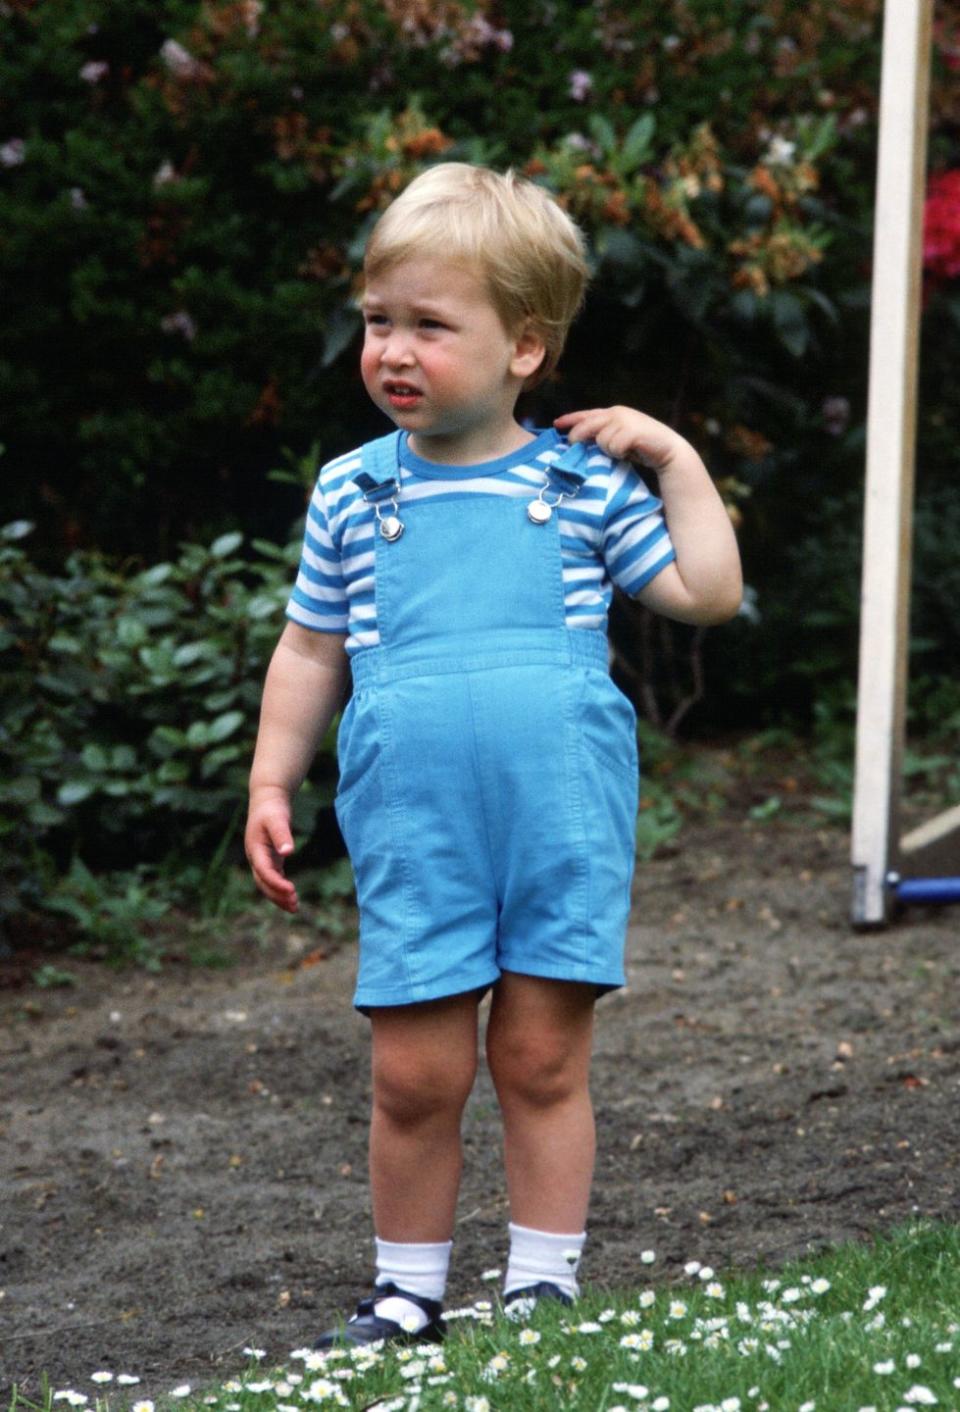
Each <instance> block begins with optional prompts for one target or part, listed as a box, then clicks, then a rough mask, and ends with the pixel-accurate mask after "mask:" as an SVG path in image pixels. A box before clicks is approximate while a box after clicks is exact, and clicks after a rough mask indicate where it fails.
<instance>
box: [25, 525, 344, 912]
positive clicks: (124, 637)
mask: <svg viewBox="0 0 960 1412" xmlns="http://www.w3.org/2000/svg"><path fill="white" fill-rule="evenodd" d="M29 528H30V527H29V525H28V524H26V523H23V522H19V523H14V524H11V525H8V526H7V527H6V528H5V529H4V530H3V531H2V532H0V883H2V886H3V894H4V898H5V900H4V903H3V906H4V908H5V910H6V911H7V913H10V912H13V911H16V910H18V909H19V908H21V907H23V906H25V905H28V904H30V903H31V902H39V901H40V900H41V898H42V897H43V895H44V893H45V892H48V891H49V889H50V887H51V886H52V884H53V882H54V880H55V876H56V874H57V873H58V872H59V873H62V872H64V871H65V870H66V869H67V867H68V865H69V863H70V860H72V859H77V858H79V859H81V860H82V863H83V864H85V865H87V866H89V867H92V868H99V869H103V868H118V869H132V868H134V867H144V866H149V865H154V866H158V865H159V864H161V863H163V864H164V865H165V867H166V868H167V870H168V872H172V871H174V870H175V869H177V868H179V869H183V868H184V867H185V866H191V867H192V866H193V865H195V864H196V862H197V860H198V859H200V860H202V862H203V863H204V864H206V863H207V861H208V860H209V858H210V857H211V856H212V855H214V854H215V853H216V852H217V850H218V848H221V849H222V847H223V845H224V842H225V840H230V839H235V838H236V837H237V836H238V835H239V834H241V833H242V827H241V825H242V813H243V809H244V807H245V798H246V779H247V774H248V772H249V768H250V760H251V756H252V750H253V740H254V736H255V732H256V725H257V718H258V707H259V697H260V687H261V683H262V680H263V675H264V671H265V669H266V664H267V661H268V659H269V655H270V652H271V651H272V648H273V645H274V643H275V641H276V637H277V634H278V631H279V626H280V624H281V623H282V607H283V604H284V602H285V600H286V596H287V593H288V591H289V586H290V581H291V578H292V575H293V572H294V566H295V564H296V561H297V556H298V553H299V541H295V542H291V544H290V545H288V546H287V547H285V548H279V547H277V546H274V545H271V544H267V543H264V542H262V541H254V543H253V544H252V545H251V546H250V549H249V550H248V551H247V552H246V553H245V554H242V553H241V545H242V537H241V535H239V534H228V535H224V536H221V537H220V538H219V539H217V540H215V541H214V542H213V543H212V544H211V545H209V546H208V547H207V546H200V545H186V546H185V547H184V548H183V549H182V550H181V552H180V554H179V556H178V557H177V558H176V559H175V560H172V561H169V562H164V563H160V564H155V565H153V566H151V567H150V568H140V567H137V566H135V565H129V564H128V565H117V564H113V563H111V562H109V561H108V560H106V559H105V558H103V557H102V556H101V555H99V554H94V553H81V552H75V553H74V554H72V555H71V556H70V557H69V558H68V560H67V562H66V565H65V567H64V569H63V572H62V573H59V574H49V573H47V572H46V571H45V570H43V569H40V568H38V567H37V566H36V565H35V564H33V563H32V562H31V560H30V558H29V556H28V555H27V552H26V550H25V547H24V540H25V539H26V537H27V535H28V533H29ZM325 771H329V760H328V758H327V756H326V755H322V756H321V761H320V763H319V766H318V775H317V778H318V781H319V787H318V788H315V789H313V790H312V791H311V790H308V791H307V792H306V794H305V795H304V798H303V800H302V801H301V805H300V810H301V812H300V817H299V825H300V831H301V834H304V833H306V834H309V833H310V831H311V829H312V827H313V823H314V821H315V817H316V813H317V810H318V809H319V808H320V806H321V804H323V803H324V802H326V801H327V799H328V795H329V790H328V789H327V787H326V784H325ZM235 851H239V850H238V847H237V849H236V850H235ZM195 881H196V879H195ZM200 881H201V882H202V878H201V879H200ZM78 896H79V894H78ZM0 920H2V917H0Z"/></svg>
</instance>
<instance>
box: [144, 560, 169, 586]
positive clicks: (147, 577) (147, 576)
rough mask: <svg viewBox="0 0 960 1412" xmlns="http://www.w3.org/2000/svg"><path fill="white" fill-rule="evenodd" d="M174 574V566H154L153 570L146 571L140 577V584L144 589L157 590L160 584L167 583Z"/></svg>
mask: <svg viewBox="0 0 960 1412" xmlns="http://www.w3.org/2000/svg"><path fill="white" fill-rule="evenodd" d="M172 573H173V565H172V564H154V566H153V568H152V569H145V570H144V572H143V573H142V574H141V575H140V583H141V585H142V586H143V587H144V588H156V587H157V586H158V585H159V584H161V583H166V581H167V579H168V578H169V577H170V575H171V574H172Z"/></svg>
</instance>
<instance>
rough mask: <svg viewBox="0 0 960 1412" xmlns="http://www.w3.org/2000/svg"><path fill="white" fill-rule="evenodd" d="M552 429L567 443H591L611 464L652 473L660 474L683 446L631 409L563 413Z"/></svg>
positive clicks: (679, 439)
mask: <svg viewBox="0 0 960 1412" xmlns="http://www.w3.org/2000/svg"><path fill="white" fill-rule="evenodd" d="M553 425H554V426H555V427H556V428H557V431H562V432H564V433H565V435H566V437H567V440H568V441H595V442H596V443H597V445H598V446H599V447H600V450H601V451H605V452H606V453H607V455H608V456H612V457H613V459H614V460H615V461H620V460H625V461H639V462H641V463H642V464H643V465H644V466H649V467H650V468H651V469H652V470H654V471H662V470H664V469H665V468H666V466H667V465H669V463H670V461H671V460H672V459H673V457H674V455H675V454H676V452H677V450H678V449H679V447H680V446H681V445H683V444H684V442H683V437H681V436H679V435H678V434H677V433H676V432H675V431H672V430H671V428H670V427H668V426H666V425H665V424H664V423H663V422H658V421H657V420H656V418H655V417H648V416H647V414H646V413H645V412H637V411H635V410H634V408H633V407H594V408H593V410H592V411H589V412H565V413H564V415H563V416H562V417H557V418H556V419H555V421H554V423H553Z"/></svg>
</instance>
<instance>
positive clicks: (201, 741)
mask: <svg viewBox="0 0 960 1412" xmlns="http://www.w3.org/2000/svg"><path fill="white" fill-rule="evenodd" d="M209 741H210V727H209V726H208V725H207V723H206V721H194V722H193V723H192V724H191V726H190V729H189V730H188V731H187V744H188V745H190V746H192V747H193V748H194V749H196V748H197V747H199V746H202V745H207V744H208V743H209Z"/></svg>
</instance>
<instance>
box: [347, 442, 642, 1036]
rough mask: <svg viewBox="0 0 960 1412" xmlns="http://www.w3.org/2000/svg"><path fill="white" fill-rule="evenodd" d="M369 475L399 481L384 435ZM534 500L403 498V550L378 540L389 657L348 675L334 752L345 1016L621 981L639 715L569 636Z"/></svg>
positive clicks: (595, 637)
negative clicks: (345, 908)
mask: <svg viewBox="0 0 960 1412" xmlns="http://www.w3.org/2000/svg"><path fill="white" fill-rule="evenodd" d="M575 453H577V454H575ZM582 455H583V448H582V447H571V448H569V451H568V452H566V453H565V454H564V455H563V456H562V457H561V458H560V461H558V462H557V463H556V466H555V467H554V468H551V472H550V474H551V478H552V476H553V474H554V471H560V472H561V473H562V471H563V468H564V467H565V466H567V465H569V464H574V465H575V464H576V463H577V462H578V461H579V460H581V459H582ZM461 469H462V468H461ZM364 472H365V473H366V474H367V475H369V476H370V477H372V478H373V480H374V481H376V482H379V483H383V482H384V481H385V479H387V478H389V477H393V476H395V475H396V474H397V435H396V434H394V435H391V436H388V437H384V438H382V439H381V440H379V441H376V442H373V443H370V445H369V446H368V447H365V448H364ZM357 479H358V482H359V480H360V478H359V477H358V478H357ZM579 480H580V481H582V476H580V477H579ZM558 488H559V487H558ZM535 499H536V496H535V494H533V493H531V496H530V497H527V496H526V495H520V496H518V497H517V496H512V495H495V494H491V495H489V496H488V495H481V494H465V495H464V496H462V497H456V496H454V497H452V498H450V497H445V498H444V499H443V500H442V501H437V500H434V501H433V502H429V501H426V502H425V501H422V500H421V501H417V500H411V501H410V502H409V503H406V502H404V501H403V500H402V495H401V499H400V505H399V514H400V515H401V516H402V519H403V532H402V534H401V535H400V536H399V537H398V538H395V539H393V540H392V541H390V540H388V539H387V538H384V537H383V534H382V533H381V534H377V536H376V550H375V585H376V589H375V592H376V606H377V623H378V627H379V633H380V645H379V646H377V647H370V648H363V649H361V650H360V651H358V652H357V653H355V654H354V655H353V657H352V658H351V668H352V673H353V688H354V689H353V695H352V696H351V698H350V701H349V702H348V704H347V707H346V709H345V711H344V714H343V718H342V720H341V723H340V731H339V735H338V738H337V756H338V762H339V766H340V784H339V789H338V793H337V797H336V801H335V806H336V812H337V818H338V820H339V823H340V828H341V831H342V833H343V837H344V841H345V843H346V845H347V849H348V852H349V854H350V858H351V862H352V864H353V869H354V874H355V878H356V888H357V901H358V905H359V909H360V965H359V974H358V978H357V988H356V993H355V996H354V1004H355V1005H356V1006H357V1008H358V1009H361V1010H365V1009H367V1008H369V1007H372V1006H379V1005H404V1004H410V1003H413V1002H416V1001H423V1000H431V999H436V998H439V997H441V996H448V995H455V994H458V993H461V992H464V991H469V990H474V989H483V988H486V987H489V986H490V985H492V984H493V983H494V982H495V981H496V980H497V979H498V977H499V976H500V973H501V971H505V970H506V971H516V972H521V973H523V974H526V975H534V976H544V977H552V978H555V979H559V980H566V981H581V982H586V983H589V984H593V985H595V986H597V988H598V990H604V989H609V988H612V987H615V986H618V985H622V984H623V980H624V974H623V944H624V935H625V930H626V923H627V917H628V913H629V907H630V882H631V877H632V873H633V863H634V852H635V832H634V831H635V819H636V811H637V789H638V762H637V742H636V714H635V712H634V709H633V706H632V705H631V703H630V702H629V701H628V700H627V698H626V697H625V696H624V695H623V693H622V692H621V691H620V690H619V689H618V688H617V687H616V685H615V684H614V683H613V681H612V680H611V678H610V675H609V672H608V665H607V660H608V659H607V640H606V634H605V633H603V632H600V631H597V630H595V629H569V628H567V626H566V624H565V618H564V597H563V578H562V563H561V549H560V531H559V517H558V515H556V514H553V515H551V516H550V517H549V518H548V519H546V521H545V522H541V523H534V522H533V521H532V520H531V518H530V517H529V516H528V508H529V506H530V504H531V500H535ZM378 519H379V512H378ZM396 524H397V521H396V518H394V519H393V520H392V521H391V523H390V525H389V526H386V527H385V528H387V529H388V530H389V531H392V530H393V529H395V528H396Z"/></svg>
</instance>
